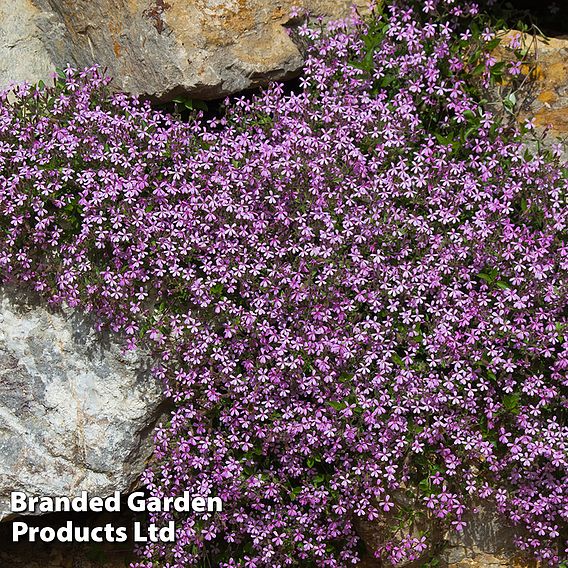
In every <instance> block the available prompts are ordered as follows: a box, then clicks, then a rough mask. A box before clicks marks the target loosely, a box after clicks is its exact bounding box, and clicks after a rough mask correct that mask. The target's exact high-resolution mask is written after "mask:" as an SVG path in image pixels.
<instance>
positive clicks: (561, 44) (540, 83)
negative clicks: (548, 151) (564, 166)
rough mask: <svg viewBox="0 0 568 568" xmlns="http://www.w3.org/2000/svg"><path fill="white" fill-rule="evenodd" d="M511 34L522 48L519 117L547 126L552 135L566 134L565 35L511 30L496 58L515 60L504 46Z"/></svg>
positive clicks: (567, 47)
mask: <svg viewBox="0 0 568 568" xmlns="http://www.w3.org/2000/svg"><path fill="white" fill-rule="evenodd" d="M515 38H518V41H519V42H520V45H521V49H523V50H525V51H526V56H525V63H524V64H523V66H522V67H521V69H522V77H523V78H524V79H526V80H525V81H524V82H523V88H522V89H521V90H520V91H519V92H518V93H517V98H518V99H519V101H520V103H521V104H520V114H519V119H520V120H521V121H525V120H532V121H533V124H534V125H535V126H536V127H537V129H538V130H539V131H542V130H544V129H546V128H549V127H550V130H549V131H550V133H551V134H552V135H553V136H555V137H563V136H566V135H568V37H557V38H544V37H540V36H532V35H529V34H526V33H521V32H519V31H515V30H512V31H510V32H508V33H507V34H506V35H505V36H504V38H503V41H502V47H500V48H499V49H498V50H497V52H496V53H497V57H498V58H499V59H501V60H504V61H511V60H515V57H514V55H513V50H512V49H511V48H509V47H508V45H509V44H510V42H511V40H514V39H515Z"/></svg>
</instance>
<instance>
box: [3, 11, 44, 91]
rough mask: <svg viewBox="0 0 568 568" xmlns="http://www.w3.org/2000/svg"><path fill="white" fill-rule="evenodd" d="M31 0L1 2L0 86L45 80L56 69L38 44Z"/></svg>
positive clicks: (34, 14) (37, 31)
mask: <svg viewBox="0 0 568 568" xmlns="http://www.w3.org/2000/svg"><path fill="white" fill-rule="evenodd" d="M39 15H40V12H39V10H38V8H37V7H35V6H34V5H33V4H32V3H31V0H0V86H1V87H7V86H8V84H9V83H10V82H12V81H13V82H14V83H23V82H24V81H28V82H38V81H40V80H42V81H47V80H48V79H49V76H50V74H51V73H53V71H55V67H54V65H53V63H52V61H51V58H50V56H49V55H48V53H47V51H46V49H45V47H44V46H43V43H42V41H41V32H40V30H39V28H38V27H37V24H36V21H37V18H38V16H39Z"/></svg>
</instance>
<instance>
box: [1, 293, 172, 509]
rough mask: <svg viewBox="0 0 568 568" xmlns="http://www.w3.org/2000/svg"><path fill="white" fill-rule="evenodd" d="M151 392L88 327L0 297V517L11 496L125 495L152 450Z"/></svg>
mask: <svg viewBox="0 0 568 568" xmlns="http://www.w3.org/2000/svg"><path fill="white" fill-rule="evenodd" d="M161 411H162V394H161V387H160V385H159V384H158V383H157V382H156V381H155V380H154V379H153V378H152V377H151V374H150V362H149V360H148V359H147V358H145V357H144V356H142V355H139V354H136V353H132V352H129V353H127V354H123V353H122V349H121V347H120V345H119V344H118V343H117V342H116V341H113V340H112V338H108V337H107V338H104V337H103V338H101V336H100V334H97V333H96V332H95V330H94V329H93V327H92V326H91V325H90V324H89V322H88V320H86V319H85V318H84V317H81V316H80V315H79V314H78V313H75V312H72V311H68V312H62V313H53V312H51V311H48V310H47V309H46V308H45V307H43V306H41V305H38V304H37V303H36V304H34V303H33V302H30V300H29V299H27V300H26V299H24V300H22V299H16V294H14V293H13V292H11V291H6V290H1V291H0V519H3V518H6V517H7V516H9V513H10V511H9V495H10V492H11V491H25V492H26V493H27V494H28V495H38V496H61V495H68V496H71V497H73V496H76V495H78V494H80V492H81V490H86V491H88V492H89V493H90V494H91V495H93V496H94V495H99V496H106V495H110V494H112V493H113V492H114V491H115V490H119V491H121V492H126V491H129V490H130V489H132V488H133V487H134V486H135V485H136V483H137V480H138V479H139V476H140V474H141V472H142V471H143V469H144V467H145V465H146V463H147V461H148V459H149V456H150V455H151V452H152V430H153V427H154V425H155V423H156V421H157V419H158V418H159V416H160V415H161Z"/></svg>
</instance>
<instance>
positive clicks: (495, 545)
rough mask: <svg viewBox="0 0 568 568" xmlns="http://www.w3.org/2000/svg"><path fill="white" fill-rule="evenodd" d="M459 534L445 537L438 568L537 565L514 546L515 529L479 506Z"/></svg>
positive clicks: (517, 567)
mask: <svg viewBox="0 0 568 568" xmlns="http://www.w3.org/2000/svg"><path fill="white" fill-rule="evenodd" d="M465 520H466V522H467V524H466V526H465V528H464V530H463V532H461V533H456V532H454V533H451V534H449V535H448V536H447V539H446V541H445V543H444V548H443V551H442V553H441V554H440V556H439V566H440V567H448V568H532V567H536V566H537V564H536V562H534V561H531V560H528V559H526V558H524V557H523V556H522V554H521V553H520V552H519V550H518V549H517V548H516V547H515V544H514V538H515V534H516V533H515V530H514V529H513V528H511V527H509V526H507V525H506V523H505V520H504V519H503V518H502V517H500V516H499V515H498V514H497V513H496V512H495V510H494V509H492V508H483V507H480V508H479V509H478V511H477V512H476V513H475V514H473V513H472V514H470V515H469V516H468V517H467V518H466V519H465Z"/></svg>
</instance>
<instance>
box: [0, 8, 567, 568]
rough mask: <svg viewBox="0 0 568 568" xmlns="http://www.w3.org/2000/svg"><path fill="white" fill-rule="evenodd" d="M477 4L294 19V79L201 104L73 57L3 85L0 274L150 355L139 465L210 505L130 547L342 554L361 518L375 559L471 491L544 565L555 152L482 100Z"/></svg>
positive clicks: (557, 351) (549, 491)
mask: <svg viewBox="0 0 568 568" xmlns="http://www.w3.org/2000/svg"><path fill="white" fill-rule="evenodd" d="M477 12H478V10H477V7H476V5H475V4H472V3H463V2H459V3H458V2H456V1H454V0H427V1H425V2H407V3H402V2H394V3H392V4H391V5H389V8H388V10H387V11H386V12H384V13H380V12H377V13H375V15H374V16H373V17H371V18H370V19H369V20H364V21H362V20H359V19H357V18H355V17H354V18H355V19H352V20H351V21H348V22H344V23H336V24H333V25H330V26H329V27H327V28H325V29H323V28H311V27H308V26H303V27H302V28H301V29H300V30H299V32H300V33H301V34H302V36H303V37H304V38H305V42H306V44H307V46H308V48H307V49H308V52H307V60H306V67H305V73H304V76H303V78H302V84H301V89H300V90H299V91H298V92H292V93H291V94H284V90H283V87H282V86H281V85H278V84H275V85H272V86H271V87H270V88H268V89H266V90H265V91H264V92H263V93H262V94H261V95H259V96H256V97H253V98H244V97H243V98H240V99H237V100H236V101H235V102H234V103H233V104H232V105H229V107H228V110H227V114H226V116H223V117H222V118H214V119H211V120H209V121H203V120H201V119H200V118H199V114H198V115H196V117H195V119H194V120H191V121H189V122H187V123H184V122H181V121H179V120H176V119H175V118H173V117H171V116H168V115H165V114H161V113H156V112H154V111H153V110H152V109H151V107H150V106H149V105H148V104H143V103H140V102H138V101H136V100H134V99H132V98H130V97H128V96H126V95H123V94H112V93H110V92H109V90H108V82H109V80H108V79H107V78H105V77H104V76H103V75H102V74H101V72H100V71H99V70H98V69H96V68H93V69H87V70H85V71H82V72H76V71H73V70H71V69H69V70H67V71H66V79H65V82H64V83H60V84H58V86H56V88H54V89H47V88H34V87H29V86H27V87H26V86H24V87H21V88H19V89H18V90H17V91H15V92H14V93H13V95H12V97H13V98H14V97H15V100H11V99H9V98H8V96H7V94H4V95H3V96H2V97H1V100H0V168H1V169H0V226H1V228H2V231H3V242H4V246H3V247H2V249H1V250H0V269H1V274H2V279H3V281H4V282H17V283H21V284H27V285H29V286H31V287H33V288H34V289H35V290H36V291H37V292H38V293H40V294H41V295H42V296H43V297H45V298H46V299H47V300H48V301H49V302H51V303H52V304H61V303H65V304H68V305H70V306H72V307H78V308H80V309H83V310H87V311H89V312H92V313H93V314H95V315H96V316H97V319H98V321H99V322H100V325H101V326H105V327H108V328H110V329H112V330H113V331H115V332H119V333H121V334H123V335H124V336H125V337H126V338H127V345H128V347H129V348H132V349H134V348H137V347H138V346H140V345H142V346H144V347H145V348H147V349H150V350H151V351H152V352H153V354H154V357H155V360H156V366H155V369H154V373H155V374H156V376H157V377H159V378H160V379H161V380H162V381H163V384H164V389H165V392H166V394H167V396H168V397H169V398H170V399H171V400H172V401H173V402H174V403H175V410H174V411H173V413H172V415H171V417H170V419H169V421H168V422H167V423H165V424H162V425H161V426H160V427H159V428H158V429H157V431H156V434H155V442H156V449H155V464H154V465H153V466H152V467H151V468H150V469H149V470H148V471H147V472H146V473H145V475H144V482H145V483H146V485H147V487H148V489H149V491H150V492H151V493H152V494H153V495H156V496H176V495H180V494H182V492H183V491H184V490H189V491H191V492H192V493H195V494H200V495H203V496H210V495H215V496H219V497H221V498H222V499H223V501H224V508H223V511H222V512H221V513H218V514H216V515H191V516H182V515H179V514H156V515H155V516H154V518H153V520H154V521H155V522H158V523H161V522H166V521H168V520H170V518H173V519H174V520H175V521H176V526H177V535H176V536H177V540H176V542H175V543H174V544H163V543H162V544H161V543H150V544H148V545H147V546H146V547H145V548H144V549H143V550H141V551H140V555H141V560H140V562H139V563H138V564H136V565H135V566H136V567H138V568H149V567H162V566H164V567H169V568H173V567H189V566H219V567H222V568H227V567H235V566H240V567H246V568H252V567H259V568H260V567H279V566H282V567H283V566H302V567H309V566H314V567H333V566H335V567H345V566H350V565H353V564H355V563H356V562H357V561H358V560H359V559H360V558H361V555H362V551H363V550H362V549H363V547H362V544H361V539H360V537H359V534H358V532H357V527H359V526H360V523H361V522H362V521H364V522H366V523H372V524H373V523H374V524H376V525H377V526H380V527H381V530H382V531H387V533H385V534H384V537H385V538H384V540H383V542H382V544H380V546H378V547H377V548H376V549H374V550H370V552H371V553H372V554H374V555H375V556H376V557H377V558H380V559H381V560H382V561H384V562H385V563H387V564H388V563H390V564H392V565H396V564H400V563H403V562H405V561H411V560H413V559H418V558H425V556H427V555H428V542H429V539H430V538H431V537H432V535H433V534H434V533H435V532H440V531H441V530H442V529H443V530H447V529H449V530H455V531H461V530H463V528H464V526H465V525H466V523H467V522H468V515H469V513H470V512H471V511H472V510H473V508H474V507H475V506H476V505H477V504H479V503H480V502H484V503H488V502H489V503H493V504H494V506H495V507H496V508H497V510H498V511H499V512H500V513H501V514H502V515H503V516H504V517H505V518H507V519H509V520H510V522H512V523H513V524H514V525H515V526H516V527H517V528H518V539H517V544H518V546H519V547H520V549H522V550H525V551H527V552H530V553H531V554H533V555H535V556H536V557H537V558H539V559H541V560H542V561H543V562H546V563H549V564H550V565H559V564H560V563H561V561H563V560H565V559H566V548H567V546H568V543H567V542H566V529H567V521H568V493H567V492H568V467H567V466H568V452H567V448H568V426H567V424H566V417H567V414H568V400H567V386H568V379H567V373H566V370H567V365H568V339H567V333H566V330H567V329H568V315H567V314H568V311H567V309H566V308H567V286H568V282H567V279H566V274H567V269H568V245H567V244H566V227H567V221H568V219H567V215H568V213H567V208H566V186H567V182H566V173H565V172H566V170H565V168H564V167H563V166H561V164H559V162H558V160H557V158H556V157H555V155H554V154H553V153H551V152H548V153H543V154H538V155H534V156H532V155H530V153H529V152H528V151H526V148H525V147H524V145H523V142H522V140H521V139H520V137H519V135H518V134H515V133H513V132H511V129H510V128H507V129H504V127H503V126H502V125H501V124H500V123H499V121H498V120H497V119H496V118H495V117H494V116H492V115H491V114H490V113H489V112H488V111H487V110H486V109H484V108H483V106H482V105H481V104H480V100H479V97H478V94H479V93H478V91H477V90H476V88H475V87H474V86H472V84H471V83H470V82H468V80H467V78H468V74H469V73H470V72H471V68H472V66H473V64H474V63H475V64H476V66H475V68H474V69H477V66H478V65H479V64H480V63H483V68H482V69H481V71H480V75H481V77H484V78H485V80H487V81H491V77H492V76H494V75H495V74H496V72H497V71H498V74H502V73H504V72H506V70H504V69H501V68H499V69H498V70H497V71H496V69H495V66H496V63H493V62H492V61H491V58H490V56H489V55H488V53H489V51H490V50H491V49H492V46H493V43H492V42H493V41H494V34H493V33H492V32H491V30H488V29H487V30H486V29H484V28H481V29H478V32H477V33H476V34H474V35H472V34H473V32H472V31H471V29H472V28H471V21H472V18H476V15H477ZM472 58H473V59H472ZM426 560H427V558H425V561H426Z"/></svg>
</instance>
